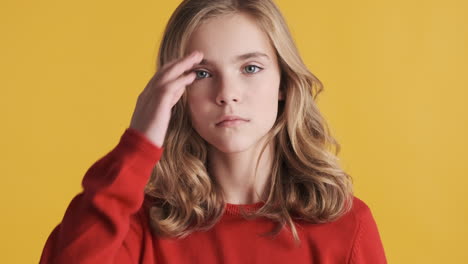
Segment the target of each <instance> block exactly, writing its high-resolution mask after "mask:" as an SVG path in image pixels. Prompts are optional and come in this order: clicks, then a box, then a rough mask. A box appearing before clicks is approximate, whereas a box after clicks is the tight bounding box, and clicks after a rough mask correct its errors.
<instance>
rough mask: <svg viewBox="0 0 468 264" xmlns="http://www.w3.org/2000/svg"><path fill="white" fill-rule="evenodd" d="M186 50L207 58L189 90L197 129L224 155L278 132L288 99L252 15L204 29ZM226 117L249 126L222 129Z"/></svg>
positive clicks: (230, 17)
mask: <svg viewBox="0 0 468 264" xmlns="http://www.w3.org/2000/svg"><path fill="white" fill-rule="evenodd" d="M187 49H188V50H187V52H188V53H190V52H192V51H195V50H198V51H202V52H203V54H204V56H203V60H202V61H201V62H200V64H198V65H196V66H194V67H193V69H192V70H193V71H194V72H195V73H196V75H197V77H196V79H195V81H194V82H193V83H192V84H191V85H189V86H187V88H186V93H187V101H188V108H189V111H190V113H189V114H190V117H191V119H192V126H193V128H194V129H195V130H196V131H197V132H198V134H199V135H200V136H201V137H202V138H204V139H205V140H206V141H207V142H208V143H209V144H210V145H211V146H212V147H214V148H216V149H217V150H218V151H221V152H224V153H234V152H241V151H244V150H247V149H249V148H250V147H252V146H253V145H255V144H256V143H258V142H259V140H261V139H262V138H263V136H264V135H265V134H266V133H267V132H268V131H269V130H270V129H271V128H272V127H273V124H274V123H275V120H276V118H277V113H278V101H279V100H283V98H284V95H283V93H282V92H280V90H279V86H280V69H279V66H278V62H277V57H276V53H275V50H274V47H272V46H271V44H270V42H269V39H268V36H267V35H266V34H265V33H264V32H263V31H261V29H260V28H259V27H258V26H257V24H256V22H255V21H254V20H252V19H251V18H250V17H249V16H247V15H244V14H235V15H228V16H222V17H217V18H212V19H209V20H207V21H206V22H205V23H203V24H201V25H200V26H199V27H198V28H197V30H196V31H195V32H194V33H193V34H192V35H191V38H190V40H189V44H188V47H187ZM246 54H250V56H248V55H246ZM242 55H245V56H242ZM252 55H255V56H252ZM224 115H237V116H240V117H242V118H245V119H247V120H249V121H248V122H242V123H240V124H238V125H235V126H231V127H221V126H218V125H217V122H218V121H219V120H220V119H221V118H222V117H223V116H224Z"/></svg>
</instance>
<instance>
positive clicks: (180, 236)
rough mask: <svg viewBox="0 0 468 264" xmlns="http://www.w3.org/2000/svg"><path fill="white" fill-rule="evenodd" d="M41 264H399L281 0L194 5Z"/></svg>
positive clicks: (179, 20)
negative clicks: (342, 157)
mask: <svg viewBox="0 0 468 264" xmlns="http://www.w3.org/2000/svg"><path fill="white" fill-rule="evenodd" d="M158 55H159V57H158V63H157V67H158V70H157V72H156V73H155V75H154V76H153V77H152V78H151V80H150V81H149V83H148V84H147V86H146V87H145V89H144V90H143V92H142V93H141V94H140V95H139V97H138V100H137V102H136V107H135V111H134V113H133V116H132V118H131V122H130V125H129V127H128V128H127V129H126V130H125V132H124V133H123V135H122V136H121V138H120V141H119V143H118V144H117V145H116V147H115V148H114V149H113V150H112V151H110V152H109V153H108V154H107V155H105V156H104V157H102V158H101V159H99V160H98V161H97V162H96V163H95V164H94V165H93V166H91V167H90V168H89V170H88V171H87V172H86V174H85V176H84V179H83V181H82V186H83V191H82V192H81V193H79V194H78V195H77V196H76V197H75V198H74V199H73V200H72V201H71V203H70V205H69V206H68V208H67V210H66V212H65V215H64V217H63V219H62V221H61V223H60V224H58V225H57V227H56V228H55V229H54V230H53V231H52V233H51V234H50V236H49V238H48V240H47V242H46V244H45V247H44V250H43V252H42V256H41V259H40V263H44V264H45V263H67V264H71V263H100V264H103V263H148V264H150V263H151V264H154V263H158V264H159V263H180V264H182V263H184V264H185V263H203V264H210V263H233V264H234V263H238V264H246V263H269V264H272V263H295V264H298V263H329V264H331V263H372V264H380V263H386V258H385V253H384V249H383V245H382V242H381V239H380V236H379V232H378V229H377V225H376V223H375V221H374V218H373V216H372V213H371V210H370V208H369V207H368V206H367V205H366V204H365V203H364V202H363V201H362V200H360V199H358V198H357V197H355V196H354V195H353V188H352V179H351V177H350V176H349V175H348V174H347V173H345V172H344V171H343V170H342V169H341V168H340V166H339V163H338V158H337V154H338V152H339V149H340V145H339V144H338V142H337V141H336V140H335V139H334V138H333V137H332V135H331V134H330V132H329V129H328V127H327V124H326V121H325V120H324V118H323V116H322V115H321V113H320V111H319V109H318V108H317V105H316V100H315V99H316V97H317V95H318V94H319V93H320V92H321V91H322V88H323V86H322V84H321V82H320V81H319V80H318V79H317V78H316V77H315V76H314V75H313V74H312V73H311V72H310V71H309V70H308V69H307V67H306V66H305V64H304V62H303V61H302V60H301V57H300V56H299V52H298V50H297V48H296V46H295V44H294V41H293V38H292V36H291V34H290V31H289V29H288V27H287V24H286V22H285V20H284V18H283V16H282V15H281V13H280V11H279V10H278V8H277V6H276V5H275V3H274V2H273V1H272V0H186V1H183V2H182V3H181V4H180V5H179V6H178V7H177V9H176V10H175V12H174V14H173V15H172V17H171V18H170V20H169V22H168V25H167V27H166V30H165V32H164V36H163V39H162V43H161V46H160V50H159V54H158Z"/></svg>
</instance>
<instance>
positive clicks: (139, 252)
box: [40, 128, 387, 264]
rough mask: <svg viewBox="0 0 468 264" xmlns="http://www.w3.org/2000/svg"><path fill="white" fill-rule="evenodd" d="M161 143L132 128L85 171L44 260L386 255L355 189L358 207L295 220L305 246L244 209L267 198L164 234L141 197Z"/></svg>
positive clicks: (230, 263) (174, 261)
mask: <svg viewBox="0 0 468 264" xmlns="http://www.w3.org/2000/svg"><path fill="white" fill-rule="evenodd" d="M163 150H164V148H163V147H158V146H156V145H154V144H153V143H152V142H151V141H149V139H147V138H146V137H145V136H144V135H143V134H141V133H140V132H138V131H136V130H134V129H132V128H127V129H126V130H125V132H124V133H123V135H122V136H121V138H120V141H119V143H118V144H117V146H116V147H114V149H112V150H111V151H110V152H109V153H107V154H106V155H105V156H103V157H102V158H100V159H99V160H98V161H96V162H95V163H94V164H93V165H92V166H91V167H90V168H89V169H88V171H87V172H86V174H85V176H84V178H83V180H82V186H83V191H82V192H80V193H79V194H77V195H76V196H75V197H74V198H73V199H72V201H71V202H70V204H69V205H68V208H67V210H66V212H65V215H64V217H63V219H62V221H61V222H60V223H59V224H58V225H57V226H56V227H55V228H54V229H53V230H52V232H51V234H50V235H49V237H48V239H47V241H46V243H45V246H44V249H43V252H42V255H41V258H40V263H41V264H46V263H54V264H55V263H67V264H73V263H80V264H85V263H99V264H105V263H145V264H163V263H171V264H186V263H203V264H211V263H226V264H249V263H268V264H274V263H295V264H300V263H316V264H318V263H324V264H335V263H360V264H364V263H366V264H367V263H369V264H381V263H387V261H386V257H385V253H384V248H383V245H382V242H381V239H380V236H379V232H378V228H377V225H376V222H375V221H374V218H373V216H372V213H371V210H370V209H369V207H368V206H367V205H366V204H365V203H364V202H363V201H362V200H360V199H359V198H357V197H355V196H354V198H353V199H354V200H353V207H352V210H351V211H350V212H349V213H347V214H345V215H343V216H342V217H340V218H339V219H338V220H336V221H333V222H329V223H324V224H310V223H301V224H298V225H296V226H297V230H298V233H299V237H300V239H301V244H300V246H297V245H295V244H294V240H293V239H292V234H291V232H290V230H289V229H285V228H283V229H282V231H281V232H280V233H279V234H278V235H277V236H275V237H271V236H260V235H259V234H263V233H266V232H269V231H271V230H273V229H272V228H273V227H274V226H275V223H274V222H272V221H271V220H268V219H266V218H257V219H253V220H246V219H244V218H243V217H242V216H241V214H240V211H239V210H240V209H241V208H244V209H246V210H257V209H258V208H260V207H261V206H262V205H263V204H264V203H263V202H259V203H254V204H247V205H238V204H230V203H227V204H226V210H225V212H224V214H223V216H222V218H221V219H220V221H219V222H217V223H216V225H215V226H214V227H213V228H211V229H210V230H208V231H203V232H202V231H196V232H194V233H191V234H190V235H188V236H186V237H185V238H167V237H164V238H163V237H158V236H157V235H155V234H153V233H152V232H151V228H150V226H149V218H148V212H146V211H145V210H143V208H145V207H144V206H142V205H143V202H144V199H145V195H144V187H145V185H146V184H147V182H148V180H149V177H150V175H151V171H152V169H153V168H154V166H155V165H156V164H157V162H158V161H159V160H160V158H161V155H162V153H163ZM298 223H299V222H298Z"/></svg>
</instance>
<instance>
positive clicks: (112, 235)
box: [40, 128, 163, 264]
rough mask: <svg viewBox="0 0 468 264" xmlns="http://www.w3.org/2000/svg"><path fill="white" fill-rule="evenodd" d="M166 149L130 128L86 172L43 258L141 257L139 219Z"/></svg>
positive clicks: (63, 260)
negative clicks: (79, 191) (80, 189)
mask: <svg viewBox="0 0 468 264" xmlns="http://www.w3.org/2000/svg"><path fill="white" fill-rule="evenodd" d="M162 152H163V147H159V146H157V145H154V144H153V143H152V142H151V141H150V140H149V139H147V138H146V137H145V136H144V135H143V134H141V133H140V132H138V131H137V130H134V129H132V128H127V129H126V130H125V132H124V133H123V135H122V136H121V138H120V141H119V143H118V144H117V146H116V147H115V148H114V149H113V150H111V151H110V152H109V153H108V154H107V155H105V156H104V157H102V158H101V159H99V160H98V161H96V162H95V163H94V164H93V165H92V166H91V167H90V168H89V169H88V171H87V172H86V174H85V176H84V178H83V180H82V187H83V191H82V192H81V193H79V194H77V195H76V196H75V197H74V198H73V199H72V201H71V202H70V204H69V206H68V208H67V210H66V212H65V215H64V217H63V219H62V221H61V223H60V224H58V225H57V226H56V227H55V229H54V230H53V231H52V233H51V234H50V235H49V237H48V239H47V241H46V244H45V246H44V249H43V251H42V255H41V259H40V264H46V263H47V264H49V263H54V264H55V263H67V264H72V263H114V259H115V258H116V257H117V258H118V260H119V263H137V261H138V257H139V253H140V248H141V239H140V238H141V236H142V234H141V230H140V231H139V230H138V227H137V224H136V223H137V221H136V220H135V221H134V219H138V217H136V215H137V212H138V211H139V209H140V208H141V207H142V204H143V199H144V187H145V185H146V183H147V182H148V180H149V177H150V175H151V171H152V169H153V168H154V166H155V165H156V164H157V162H158V161H159V159H160V158H161V155H162ZM140 228H141V226H140ZM129 240H131V241H129Z"/></svg>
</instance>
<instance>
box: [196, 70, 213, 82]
mask: <svg viewBox="0 0 468 264" xmlns="http://www.w3.org/2000/svg"><path fill="white" fill-rule="evenodd" d="M194 72H195V74H196V80H199V79H204V78H205V77H206V75H209V73H208V72H207V71H202V70H200V71H194ZM199 73H205V74H204V75H202V76H200V74H199Z"/></svg>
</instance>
